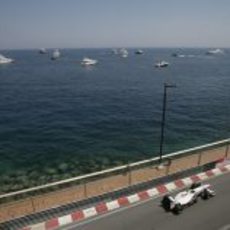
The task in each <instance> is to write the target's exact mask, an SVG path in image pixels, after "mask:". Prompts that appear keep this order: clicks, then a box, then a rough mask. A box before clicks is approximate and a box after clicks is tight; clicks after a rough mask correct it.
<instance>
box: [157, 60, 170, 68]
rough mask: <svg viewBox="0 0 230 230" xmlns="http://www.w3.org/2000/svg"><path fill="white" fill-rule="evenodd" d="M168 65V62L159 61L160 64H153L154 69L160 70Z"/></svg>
mask: <svg viewBox="0 0 230 230" xmlns="http://www.w3.org/2000/svg"><path fill="white" fill-rule="evenodd" d="M168 65H169V63H168V62H166V61H160V62H157V63H156V64H155V67H157V68H161V67H167V66H168Z"/></svg>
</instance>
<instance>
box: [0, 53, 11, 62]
mask: <svg viewBox="0 0 230 230" xmlns="http://www.w3.org/2000/svg"><path fill="white" fill-rule="evenodd" d="M13 61H14V60H13V59H11V58H7V57H5V56H3V55H2V54H0V64H8V63H11V62H13Z"/></svg>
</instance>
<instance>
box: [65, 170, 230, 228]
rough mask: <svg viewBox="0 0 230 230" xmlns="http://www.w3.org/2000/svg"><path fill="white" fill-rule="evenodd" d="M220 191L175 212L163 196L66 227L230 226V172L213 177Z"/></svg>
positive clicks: (215, 187)
mask: <svg viewBox="0 0 230 230" xmlns="http://www.w3.org/2000/svg"><path fill="white" fill-rule="evenodd" d="M209 183H211V185H212V188H213V189H214V190H215V191H216V193H217V195H216V196H215V197H214V198H211V199H209V200H207V201H204V200H201V199H199V200H198V203H196V204H194V205H193V206H191V207H188V208H186V209H184V211H183V212H182V214H180V215H174V214H172V213H167V212H165V211H164V210H163V209H162V207H160V201H161V198H157V199H154V200H148V201H147V202H143V203H139V204H138V205H135V206H130V207H127V208H124V209H120V210H118V211H116V212H112V213H109V214H105V215H102V216H98V217H95V218H92V219H89V220H86V221H83V222H81V223H77V224H72V225H69V226H66V227H64V228H61V229H65V230H67V229H68V230H158V229H159V230H174V229H175V230H180V229H181V230H182V229H183V230H185V229H186V230H194V229H195V230H230V174H229V173H228V174H226V175H223V176H220V177H217V178H214V179H212V180H209Z"/></svg>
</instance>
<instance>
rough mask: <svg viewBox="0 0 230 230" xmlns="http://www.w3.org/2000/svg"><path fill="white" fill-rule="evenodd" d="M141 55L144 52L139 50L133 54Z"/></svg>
mask: <svg viewBox="0 0 230 230" xmlns="http://www.w3.org/2000/svg"><path fill="white" fill-rule="evenodd" d="M143 53H144V51H143V50H140V49H139V50H136V51H135V54H143Z"/></svg>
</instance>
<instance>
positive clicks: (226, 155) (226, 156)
mask: <svg viewBox="0 0 230 230" xmlns="http://www.w3.org/2000/svg"><path fill="white" fill-rule="evenodd" d="M228 152H229V144H227V146H226V150H225V158H228Z"/></svg>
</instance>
